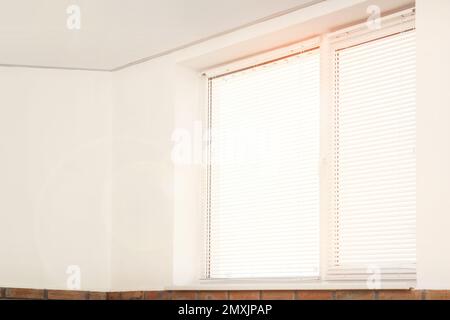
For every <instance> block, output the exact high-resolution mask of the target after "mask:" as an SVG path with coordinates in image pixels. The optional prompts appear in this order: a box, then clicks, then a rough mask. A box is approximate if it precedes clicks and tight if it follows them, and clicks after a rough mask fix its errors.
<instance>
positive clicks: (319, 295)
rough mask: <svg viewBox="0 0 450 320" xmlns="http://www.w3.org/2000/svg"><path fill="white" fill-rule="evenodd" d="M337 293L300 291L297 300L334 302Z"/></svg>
mask: <svg viewBox="0 0 450 320" xmlns="http://www.w3.org/2000/svg"><path fill="white" fill-rule="evenodd" d="M335 296H336V293H335V292H334V291H330V290H298V291H296V292H295V299H296V300H334V299H335Z"/></svg>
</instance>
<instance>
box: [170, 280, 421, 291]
mask: <svg viewBox="0 0 450 320" xmlns="http://www.w3.org/2000/svg"><path fill="white" fill-rule="evenodd" d="M415 286H416V282H415V281H408V280H407V281H382V282H381V284H380V286H379V287H378V288H373V287H371V288H369V287H368V286H367V283H366V281H306V282H304V281H302V282H292V281H289V282H282V281H280V282H278V281H277V282H258V283H255V282H244V281H242V282H237V281H223V280H204V281H201V282H199V283H194V284H188V285H174V286H169V287H167V288H166V290H200V291H201V290H206V291H208V290H211V291H215V290H410V289H414V288H415Z"/></svg>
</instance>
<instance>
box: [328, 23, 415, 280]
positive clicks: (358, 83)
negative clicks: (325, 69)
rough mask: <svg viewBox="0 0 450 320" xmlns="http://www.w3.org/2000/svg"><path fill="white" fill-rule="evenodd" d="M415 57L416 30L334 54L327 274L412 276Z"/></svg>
mask: <svg viewBox="0 0 450 320" xmlns="http://www.w3.org/2000/svg"><path fill="white" fill-rule="evenodd" d="M415 54H416V48H415V31H414V30H404V31H402V32H399V33H395V34H392V35H389V36H384V37H382V38H379V39H377V38H375V39H373V40H370V41H364V42H362V43H360V44H352V45H351V46H349V47H345V44H343V47H342V46H339V47H337V48H336V50H335V54H334V59H335V103H334V105H335V117H334V119H335V126H334V130H335V134H334V146H335V148H334V156H335V159H334V164H335V168H334V173H335V175H334V177H335V183H334V217H333V218H334V221H333V233H334V235H333V258H332V265H331V267H332V271H331V273H333V272H334V273H340V271H341V272H342V271H347V272H354V273H363V274H364V273H366V272H375V270H379V272H380V273H383V274H389V273H398V272H400V273H408V272H410V273H413V272H414V270H415V261H416V256H415V239H416V237H415V226H416V218H415V217H416V201H415V199H416V187H415V183H416V174H415V173H416V158H415V145H416V138H415V110H416V105H415V101H416V96H415V93H416V78H415V66H416V61H415ZM367 268H369V270H367ZM396 277H398V275H396Z"/></svg>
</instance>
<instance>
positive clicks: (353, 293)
mask: <svg viewBox="0 0 450 320" xmlns="http://www.w3.org/2000/svg"><path fill="white" fill-rule="evenodd" d="M0 299H35V300H46V299H51V300H55V299H58V300H69V299H70V300H197V299H198V300H264V299H267V300H277V299H278V300H292V299H296V300H425V299H426V300H450V290H295V291H294V290H231V291H227V290H218V291H192V290H191V291H123V292H96V291H71V290H45V289H26V288H0Z"/></svg>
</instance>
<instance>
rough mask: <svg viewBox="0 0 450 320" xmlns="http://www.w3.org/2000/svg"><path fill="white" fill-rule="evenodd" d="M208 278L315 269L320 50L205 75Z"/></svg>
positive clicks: (285, 274) (313, 271) (279, 274)
mask: <svg viewBox="0 0 450 320" xmlns="http://www.w3.org/2000/svg"><path fill="white" fill-rule="evenodd" d="M209 109H210V110H209V126H210V130H211V142H210V148H209V157H210V161H209V163H210V165H209V170H208V201H207V202H208V203H207V206H208V221H207V225H208V232H207V234H208V239H207V247H208V257H207V278H211V279H220V278H263V277H264V278H278V277H315V276H318V275H319V176H318V158H319V54H318V51H317V50H312V51H309V52H305V53H302V54H299V55H295V56H292V57H289V58H286V59H281V60H279V61H276V62H271V63H267V64H264V65H261V66H258V67H254V68H250V69H248V70H244V71H239V72H235V73H233V74H229V75H225V76H221V77H216V78H212V79H210V80H209Z"/></svg>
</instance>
